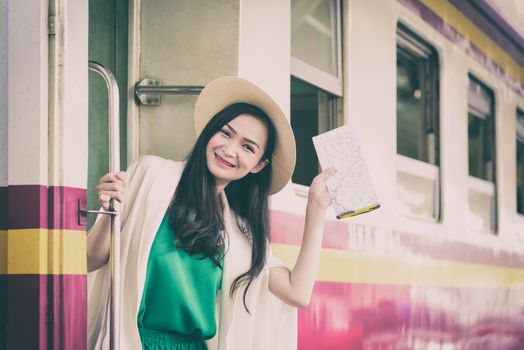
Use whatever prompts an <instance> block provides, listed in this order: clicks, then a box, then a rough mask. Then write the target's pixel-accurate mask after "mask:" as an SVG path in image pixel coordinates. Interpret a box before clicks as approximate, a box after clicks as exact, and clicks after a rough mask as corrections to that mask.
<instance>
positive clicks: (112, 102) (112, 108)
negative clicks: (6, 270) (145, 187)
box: [89, 61, 120, 350]
mask: <svg viewBox="0 0 524 350" xmlns="http://www.w3.org/2000/svg"><path fill="white" fill-rule="evenodd" d="M89 70H90V71H93V72H96V73H98V74H100V75H101V76H102V78H103V79H104V81H105V83H106V86H107V91H108V106H109V108H108V117H109V171H110V172H117V171H119V170H120V142H119V141H120V138H119V133H120V128H119V115H120V111H119V103H120V97H119V92H118V85H117V82H116V79H115V76H114V75H113V73H111V71H110V70H109V69H107V68H106V67H104V66H103V65H101V64H100V63H97V62H94V61H89ZM119 204H120V203H119V202H117V201H115V200H114V199H111V202H110V204H109V211H110V212H113V213H110V214H114V213H117V214H116V215H111V251H110V254H109V263H110V268H111V305H110V313H109V317H110V338H109V339H110V346H111V349H112V350H119V349H120V294H119V293H118V291H119V289H120V288H119V286H120V215H118V211H119V209H120V205H119Z"/></svg>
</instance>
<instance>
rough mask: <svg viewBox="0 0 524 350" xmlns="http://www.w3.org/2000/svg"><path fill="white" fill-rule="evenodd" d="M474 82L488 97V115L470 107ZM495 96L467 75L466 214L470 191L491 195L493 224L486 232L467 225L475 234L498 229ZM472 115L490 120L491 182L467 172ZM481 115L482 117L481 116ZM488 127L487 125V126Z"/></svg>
mask: <svg viewBox="0 0 524 350" xmlns="http://www.w3.org/2000/svg"><path fill="white" fill-rule="evenodd" d="M472 81H473V82H474V83H475V84H477V86H478V87H480V88H481V89H483V90H484V91H485V92H487V94H488V95H489V98H490V102H491V104H490V105H489V114H488V113H487V112H486V111H482V110H481V109H480V108H475V106H472V105H471V103H470V99H471V98H472V96H473V95H472V92H471V90H470V85H471V82H472ZM473 99H474V97H473ZM496 101H497V98H496V94H495V90H494V89H493V88H491V87H490V86H489V85H488V84H485V83H484V82H483V81H482V80H481V79H480V78H478V77H477V76H475V75H474V74H472V73H469V74H468V100H467V102H468V105H467V107H468V108H467V116H466V118H467V119H468V128H467V132H468V135H467V142H468V153H467V154H468V163H467V169H468V170H467V184H468V187H467V190H468V196H467V198H468V202H467V204H468V214H469V215H471V208H470V200H469V193H470V191H471V190H474V191H476V192H477V193H480V194H484V195H491V196H492V197H493V207H492V209H491V215H492V218H493V222H491V226H490V228H489V229H488V230H486V229H476V228H474V227H472V226H471V224H469V227H470V229H472V230H473V231H476V232H481V233H490V234H493V235H497V234H498V229H499V217H498V215H499V204H498V178H497V165H498V158H497V135H496V133H497V125H496V121H497V115H496ZM470 114H472V115H474V116H476V117H477V118H481V119H490V121H489V122H490V123H491V127H492V139H491V140H490V142H491V144H492V146H493V150H492V151H493V159H492V161H493V170H492V173H493V174H492V177H493V181H490V180H486V179H483V178H479V177H476V176H473V175H470V172H469V142H470V140H469V115H470ZM481 114H483V115H481ZM488 127H489V124H488Z"/></svg>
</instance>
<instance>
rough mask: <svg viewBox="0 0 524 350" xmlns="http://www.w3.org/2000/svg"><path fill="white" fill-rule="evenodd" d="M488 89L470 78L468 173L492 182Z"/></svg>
mask: <svg viewBox="0 0 524 350" xmlns="http://www.w3.org/2000/svg"><path fill="white" fill-rule="evenodd" d="M491 96H492V93H491V92H490V90H489V89H488V88H486V87H484V86H482V85H481V84H480V83H479V82H478V81H476V80H474V79H470V86H469V99H468V109H469V112H468V151H469V152H468V154H469V175H471V176H474V177H477V178H479V179H483V180H487V181H490V182H494V181H495V179H494V176H495V161H494V156H495V144H494V137H495V133H494V131H495V125H494V123H495V118H494V117H493V112H492V111H493V109H494V108H493V107H494V106H493V99H492V97H491Z"/></svg>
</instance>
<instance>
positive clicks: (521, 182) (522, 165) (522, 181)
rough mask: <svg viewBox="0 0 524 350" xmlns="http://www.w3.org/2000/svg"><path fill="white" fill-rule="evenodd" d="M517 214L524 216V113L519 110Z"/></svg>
mask: <svg viewBox="0 0 524 350" xmlns="http://www.w3.org/2000/svg"><path fill="white" fill-rule="evenodd" d="M517 213H519V214H524V111H522V110H520V109H518V110H517Z"/></svg>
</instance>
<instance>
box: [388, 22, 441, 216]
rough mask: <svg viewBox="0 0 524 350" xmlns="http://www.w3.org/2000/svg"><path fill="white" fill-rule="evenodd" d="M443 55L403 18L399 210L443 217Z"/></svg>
mask: <svg viewBox="0 0 524 350" xmlns="http://www.w3.org/2000/svg"><path fill="white" fill-rule="evenodd" d="M438 77H439V60H438V54H437V52H436V50H435V49H434V48H433V47H432V46H431V45H429V44H428V43H427V42H426V41H425V40H423V39H422V38H421V37H419V36H418V35H416V34H415V33H414V32H413V31H411V30H410V29H409V28H407V27H406V26H404V25H403V24H402V23H399V24H398V27H397V154H398V155H399V156H398V157H397V158H398V159H397V198H398V206H397V207H398V208H399V212H401V213H403V214H407V215H408V216H412V217H417V218H424V219H427V218H430V219H437V220H438V219H439V217H440V185H439V184H440V181H439V177H440V171H439V128H438V125H439V111H438V104H439V92H438V90H439V79H438Z"/></svg>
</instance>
